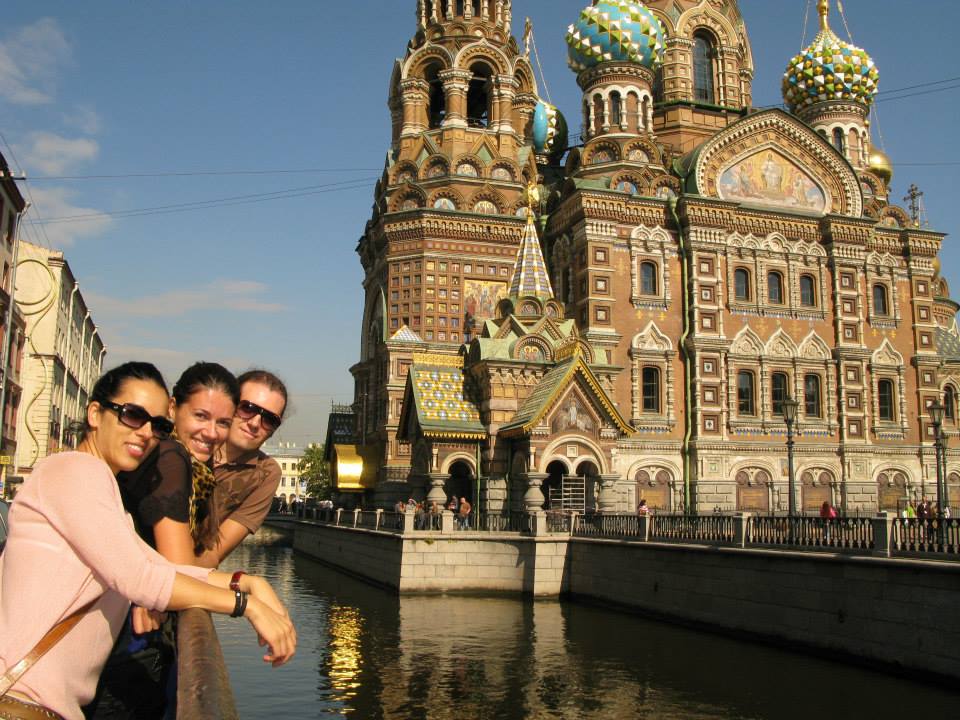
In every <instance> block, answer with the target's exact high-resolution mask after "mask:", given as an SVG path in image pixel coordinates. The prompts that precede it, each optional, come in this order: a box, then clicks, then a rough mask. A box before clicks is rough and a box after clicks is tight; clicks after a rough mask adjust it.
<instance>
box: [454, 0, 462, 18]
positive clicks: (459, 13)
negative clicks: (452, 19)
mask: <svg viewBox="0 0 960 720" xmlns="http://www.w3.org/2000/svg"><path fill="white" fill-rule="evenodd" d="M456 13H457V15H461V16H462V15H463V0H457V7H456Z"/></svg>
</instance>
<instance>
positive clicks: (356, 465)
mask: <svg viewBox="0 0 960 720" xmlns="http://www.w3.org/2000/svg"><path fill="white" fill-rule="evenodd" d="M333 454H334V458H333V463H332V464H331V468H330V470H331V475H332V479H333V483H334V487H336V488H337V490H339V491H340V492H363V491H364V490H369V489H372V488H374V487H376V484H377V463H376V460H375V448H372V447H365V446H363V445H334V446H333Z"/></svg>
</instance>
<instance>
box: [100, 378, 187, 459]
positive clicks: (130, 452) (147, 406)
mask: <svg viewBox="0 0 960 720" xmlns="http://www.w3.org/2000/svg"><path fill="white" fill-rule="evenodd" d="M111 400H112V402H115V403H118V404H120V405H122V404H124V403H132V404H134V405H139V406H140V407H142V408H143V409H144V410H146V411H147V412H148V413H149V414H150V415H151V416H155V415H160V416H164V417H166V415H167V407H168V400H169V398H168V396H167V392H166V390H164V389H163V388H162V387H160V386H159V385H157V383H155V382H153V381H152V380H137V379H132V378H131V379H128V380H126V381H124V383H123V384H122V385H121V386H120V390H119V392H118V393H117V395H116V397H113V398H111ZM87 423H88V425H89V426H90V430H89V433H88V435H87V439H86V441H85V443H84V445H85V447H86V449H87V450H88V451H89V452H91V453H92V454H94V455H96V456H97V457H99V458H100V459H101V460H103V461H104V462H105V463H107V465H108V466H109V467H110V469H111V470H112V471H113V472H114V474H116V473H118V472H121V471H129V470H136V469H137V467H138V466H139V465H140V463H141V462H142V461H143V459H144V458H145V457H146V456H147V455H149V454H150V452H151V451H152V450H153V449H154V448H155V447H156V446H157V442H159V441H158V440H157V439H156V438H155V437H154V436H153V428H152V426H151V424H150V423H146V424H144V425H143V427H140V428H137V429H136V430H134V429H133V428H130V427H127V426H126V425H124V424H123V423H121V422H120V418H119V416H118V415H117V413H116V411H114V410H110V409H108V408H105V407H102V406H101V405H100V403H98V402H92V403H90V406H89V407H88V408H87Z"/></svg>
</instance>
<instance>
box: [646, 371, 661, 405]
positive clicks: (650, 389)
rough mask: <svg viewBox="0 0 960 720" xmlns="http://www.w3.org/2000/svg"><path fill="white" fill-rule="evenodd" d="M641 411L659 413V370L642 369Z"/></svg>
mask: <svg viewBox="0 0 960 720" xmlns="http://www.w3.org/2000/svg"><path fill="white" fill-rule="evenodd" d="M643 411H644V412H649V413H659V412H660V368H655V367H645V368H644V369H643Z"/></svg>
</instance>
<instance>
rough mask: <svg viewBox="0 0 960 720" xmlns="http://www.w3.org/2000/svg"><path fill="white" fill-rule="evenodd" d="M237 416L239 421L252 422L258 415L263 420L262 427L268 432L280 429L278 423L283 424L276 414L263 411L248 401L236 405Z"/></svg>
mask: <svg viewBox="0 0 960 720" xmlns="http://www.w3.org/2000/svg"><path fill="white" fill-rule="evenodd" d="M237 415H238V416H240V419H241V420H252V419H253V418H254V417H255V416H257V415H259V416H260V417H261V419H262V420H263V426H264V427H265V428H266V429H267V430H269V431H270V432H273V431H274V430H276V429H277V428H278V427H280V423H282V422H283V419H282V418H281V417H280V416H279V415H277V414H276V413H274V412H270V411H269V410H265V409H264V408H262V407H260V406H259V405H257V404H256V403H252V402H250V401H249V400H241V401H240V404H239V405H237Z"/></svg>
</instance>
